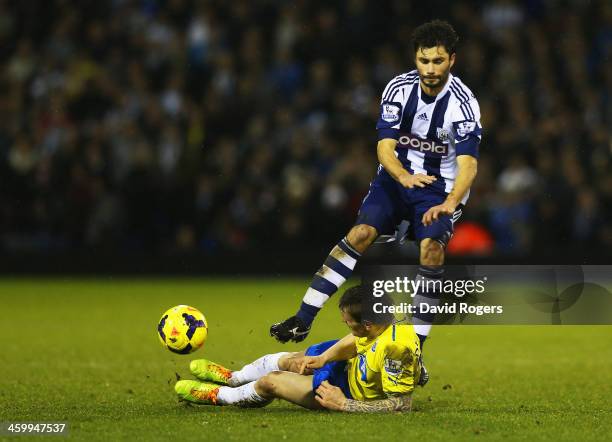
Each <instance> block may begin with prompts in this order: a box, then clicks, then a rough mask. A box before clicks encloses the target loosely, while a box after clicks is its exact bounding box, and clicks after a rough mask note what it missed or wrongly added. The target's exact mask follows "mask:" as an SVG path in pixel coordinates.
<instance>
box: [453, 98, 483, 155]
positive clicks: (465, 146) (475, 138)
mask: <svg viewBox="0 0 612 442" xmlns="http://www.w3.org/2000/svg"><path fill="white" fill-rule="evenodd" d="M453 132H454V135H455V152H456V154H457V155H471V156H473V157H475V158H478V153H479V146H480V141H481V139H482V125H481V123H480V106H478V101H476V98H473V97H472V98H471V99H470V100H468V101H466V102H464V103H461V104H460V105H459V107H458V109H457V110H456V112H455V117H454V118H453Z"/></svg>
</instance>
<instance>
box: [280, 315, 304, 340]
mask: <svg viewBox="0 0 612 442" xmlns="http://www.w3.org/2000/svg"><path fill="white" fill-rule="evenodd" d="M309 332H310V326H309V325H308V326H307V325H306V324H305V323H304V321H302V320H301V319H300V318H298V317H297V316H292V317H290V318H289V319H286V320H284V321H283V322H278V323H276V324H273V325H272V327H270V336H274V337H275V338H276V340H277V341H278V342H282V343H283V344H284V343H286V342H289V341H293V342H302V341H303V340H304V339H306V336H308V333H309Z"/></svg>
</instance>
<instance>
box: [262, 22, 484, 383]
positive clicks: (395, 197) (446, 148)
mask: <svg viewBox="0 0 612 442" xmlns="http://www.w3.org/2000/svg"><path fill="white" fill-rule="evenodd" d="M457 41H458V37H457V34H456V33H455V31H454V30H453V28H452V27H451V26H450V25H449V24H448V23H446V22H442V21H438V20H435V21H432V22H430V23H425V24H423V25H421V26H419V27H418V28H416V29H415V31H414V34H413V47H414V60H415V64H416V70H413V71H411V72H408V73H406V74H402V75H398V76H397V77H395V78H394V79H393V80H391V81H390V82H389V84H388V85H387V87H386V88H385V90H384V92H383V94H382V100H381V106H380V116H379V119H378V123H377V125H376V128H377V130H378V140H379V141H378V145H377V153H378V160H379V162H380V165H379V167H378V173H377V175H376V177H375V178H374V180H373V181H372V183H371V184H370V190H369V192H368V194H367V195H366V197H365V198H364V200H363V203H362V205H361V208H360V209H359V213H358V216H357V221H356V223H355V226H354V227H353V228H352V229H351V230H350V231H349V232H348V234H347V235H346V237H345V238H344V239H342V241H340V242H339V243H338V244H337V245H336V246H335V247H334V248H333V249H332V251H331V253H330V254H329V256H328V257H327V259H326V260H325V262H324V264H323V266H322V267H321V268H320V269H319V271H318V272H317V273H316V275H315V276H314V278H313V280H312V283H311V284H310V287H309V288H308V290H307V291H306V294H305V295H304V298H303V301H302V304H301V306H300V308H299V310H298V312H297V313H296V315H295V316H292V317H290V318H289V319H287V320H285V321H283V322H280V323H278V324H274V325H273V326H272V327H271V328H270V333H271V334H272V335H273V336H274V337H276V339H278V340H279V341H281V342H287V341H289V340H292V341H295V342H300V341H302V340H304V339H305V338H306V336H307V334H308V332H309V331H310V326H311V324H312V322H313V320H314V318H315V316H316V315H317V313H318V311H319V310H320V309H321V308H322V307H323V304H325V302H326V301H327V300H328V299H329V298H330V297H331V296H332V295H333V294H334V293H335V292H336V290H338V288H339V287H340V286H341V285H342V284H343V283H344V282H345V281H346V279H348V278H349V277H350V275H351V273H352V272H353V269H354V267H355V264H356V263H357V260H358V259H359V258H360V257H361V255H362V254H363V253H364V252H365V251H366V250H367V248H368V247H369V246H370V245H371V244H372V243H373V242H374V240H376V239H377V238H379V237H381V239H385V238H384V237H386V239H387V240H390V239H391V238H392V237H393V236H394V233H395V232H396V228H397V226H398V225H399V224H400V223H401V222H402V221H408V222H409V223H410V227H409V229H408V237H409V238H411V239H414V240H416V241H417V244H418V246H419V250H420V258H419V261H420V265H421V266H420V267H419V271H418V275H417V278H418V279H420V280H422V281H423V284H422V285H421V287H425V286H426V284H427V285H430V284H428V283H427V281H428V280H439V279H441V278H442V274H443V269H442V264H444V250H445V248H446V245H447V244H448V241H449V239H450V238H451V236H452V234H453V225H454V223H455V222H456V221H457V219H458V218H459V216H460V215H461V210H462V208H463V205H464V204H465V203H466V201H467V199H468V196H469V189H470V186H471V185H472V182H473V181H474V178H475V176H476V166H477V158H478V147H479V144H480V139H481V125H480V110H479V106H478V102H477V101H476V98H475V97H474V95H473V94H472V92H471V91H470V90H469V89H468V88H467V87H466V86H465V85H464V84H463V82H462V81H461V80H459V78H458V77H455V76H453V75H452V74H451V73H450V69H451V68H452V67H453V64H454V63H455V55H456V54H455V47H456V44H457ZM439 296H440V294H439V293H432V292H431V291H429V292H428V293H422V292H417V293H416V295H415V297H414V300H413V304H414V305H415V306H420V305H421V304H422V303H425V304H429V305H430V306H436V305H438V303H439ZM434 316H435V314H432V313H428V312H427V313H426V312H416V313H415V314H414V315H413V324H414V327H415V330H416V333H417V335H418V337H419V340H420V342H421V347H422V346H423V343H424V341H425V339H426V337H427V335H428V334H429V331H430V329H431V324H432V322H433V319H434ZM427 378H428V377H427V375H426V373H425V372H424V374H423V376H422V381H421V382H422V383H424V382H426V381H427Z"/></svg>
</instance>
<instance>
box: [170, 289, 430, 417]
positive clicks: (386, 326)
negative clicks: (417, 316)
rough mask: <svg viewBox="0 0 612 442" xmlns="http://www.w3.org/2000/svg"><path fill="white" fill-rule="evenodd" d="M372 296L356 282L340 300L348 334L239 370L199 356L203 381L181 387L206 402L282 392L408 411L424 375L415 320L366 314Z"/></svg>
mask: <svg viewBox="0 0 612 442" xmlns="http://www.w3.org/2000/svg"><path fill="white" fill-rule="evenodd" d="M367 296H371V294H369V293H367V290H366V289H365V287H363V286H356V287H352V288H350V289H348V290H347V291H346V292H345V293H344V294H343V296H342V298H341V299H340V303H339V307H340V312H341V315H342V320H343V321H344V322H345V323H346V325H347V326H348V327H349V328H350V330H351V334H350V335H348V336H345V337H344V338H342V339H340V340H336V341H327V342H322V343H320V344H315V345H313V346H310V347H309V348H308V349H306V351H304V352H297V353H287V352H283V353H276V354H270V355H265V356H263V357H261V358H259V359H257V360H256V361H254V362H252V363H250V364H247V365H246V366H244V367H243V368H242V369H241V370H237V371H231V370H228V369H226V368H224V367H222V366H220V365H218V364H215V363H213V362H210V361H207V360H205V359H198V360H194V361H192V362H191V364H190V369H191V372H192V373H193V374H194V375H195V376H196V377H197V378H198V379H200V380H201V381H205V382H200V381H195V380H180V381H178V382H177V384H176V386H175V390H176V392H177V394H178V395H179V397H180V398H181V399H183V400H186V401H189V402H192V403H196V404H205V405H239V406H249V407H253V406H264V405H267V404H268V403H270V402H271V401H272V399H275V398H279V399H285V400H287V401H289V402H292V403H294V404H297V405H300V406H302V407H305V408H309V409H322V408H327V409H330V410H338V411H346V412H384V411H409V410H410V408H411V405H412V391H413V390H414V386H415V385H416V383H417V382H418V379H419V376H420V365H419V356H420V347H419V340H418V337H417V336H416V333H415V332H414V329H413V327H412V325H410V324H395V323H394V317H393V315H378V316H374V318H373V319H372V321H370V320H366V319H364V318H363V317H364V315H363V314H362V313H364V312H362V309H363V306H364V305H367V303H364V300H365V299H366V297H367Z"/></svg>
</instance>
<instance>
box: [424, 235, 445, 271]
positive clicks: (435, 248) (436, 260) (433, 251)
mask: <svg viewBox="0 0 612 442" xmlns="http://www.w3.org/2000/svg"><path fill="white" fill-rule="evenodd" d="M419 249H420V252H421V264H422V265H442V264H444V246H443V245H442V244H440V243H439V242H438V241H436V240H435V239H431V238H425V239H424V240H422V241H421V244H420V245H419Z"/></svg>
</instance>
